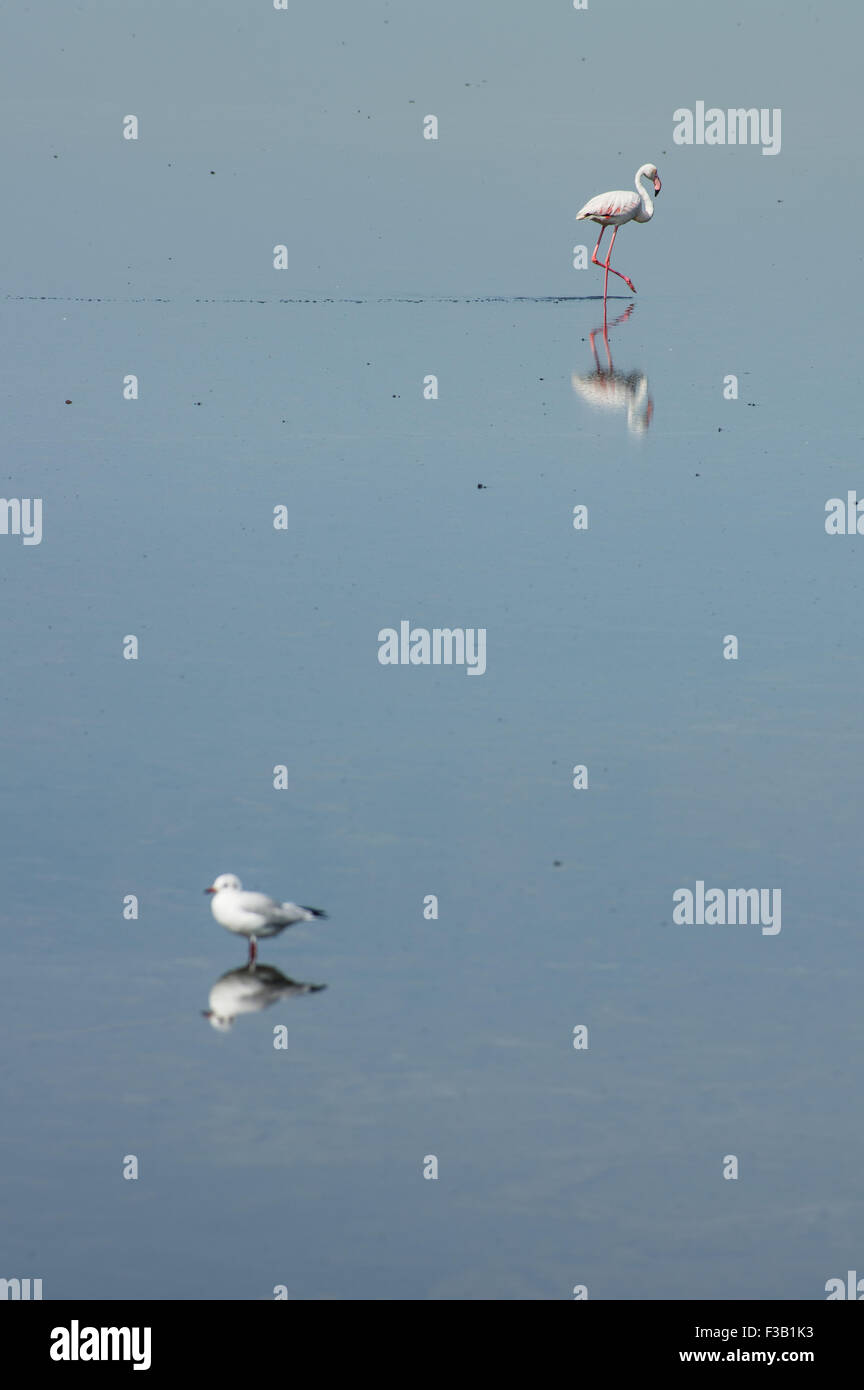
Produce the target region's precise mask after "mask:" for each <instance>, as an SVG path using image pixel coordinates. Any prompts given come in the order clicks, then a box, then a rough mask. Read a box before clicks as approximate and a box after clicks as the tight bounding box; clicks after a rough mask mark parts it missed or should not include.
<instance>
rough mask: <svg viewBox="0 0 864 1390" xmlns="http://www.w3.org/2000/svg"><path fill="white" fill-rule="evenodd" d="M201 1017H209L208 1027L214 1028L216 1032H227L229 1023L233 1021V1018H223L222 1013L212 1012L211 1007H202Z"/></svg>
mask: <svg viewBox="0 0 864 1390" xmlns="http://www.w3.org/2000/svg"><path fill="white" fill-rule="evenodd" d="M201 1017H202V1018H206V1019H209V1021H210V1027H211V1028H215V1029H216V1031H217V1033H227V1032H228V1030H229V1028H230V1027H231V1024H232V1023H233V1022H234V1020H233V1018H225V1017H224V1015H222V1014H214V1012H213V1010H212V1009H202V1010H201Z"/></svg>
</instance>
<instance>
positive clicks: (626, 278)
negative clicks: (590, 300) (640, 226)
mask: <svg viewBox="0 0 864 1390" xmlns="http://www.w3.org/2000/svg"><path fill="white" fill-rule="evenodd" d="M605 230H606V228H605V227H604V228H603V231H605ZM617 235H618V228H617V227H615V228H614V229H613V232H612V240H611V241H610V243H609V250H608V252H607V253H606V259H605V261H596V260H594V257H593V256H592V257H591V259H592V260H594V264H595V265H602V266H603V269H604V270H605V271H606V280H605V282H604V286H603V298H604V299H605V298H606V286H607V285H608V283H609V272H610V270H611V272H612V274H613V275H617V276H618V278H619V279H620V280H623V281H624V283H625V285H629V286H630V289H631V290H632V291H633V293H634V294H635V293H636V286H635V285H634V284H633V281H632V280H631V279H630V277H629V275H624V274H623V273H622V272H621V271H620V270H616V269H615V267H614V266H612V265H610V264H609V262H610V260H611V259H612V247H613V246H614V245H615V238H616V236H617ZM602 239H603V232H601V233H600V237H599V238H598V241H597V246H595V247H594V251H595V254H596V251H597V247H598V246H599V245H600V241H601V240H602Z"/></svg>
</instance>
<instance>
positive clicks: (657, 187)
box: [654, 175, 663, 193]
mask: <svg viewBox="0 0 864 1390" xmlns="http://www.w3.org/2000/svg"><path fill="white" fill-rule="evenodd" d="M662 187H663V185H662V183H661V182H660V176H659V175H658V176H657V177H656V178H655V180H654V192H655V193H659V192H660V189H661V188H662Z"/></svg>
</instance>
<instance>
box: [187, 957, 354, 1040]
mask: <svg viewBox="0 0 864 1390" xmlns="http://www.w3.org/2000/svg"><path fill="white" fill-rule="evenodd" d="M326 988H327V986H326V985H304V984H301V983H300V981H299V980H289V979H288V976H287V975H283V974H282V971H281V970H277V969H276V967H275V965H244V966H243V968H242V970H229V971H228V973H227V975H223V976H222V977H221V978H220V979H218V980H217V981H216V983H215V985H214V986H213V988H212V989H211V991H210V1001H209V1002H210V1007H209V1009H205V1010H203V1011H202V1012H203V1014H204V1017H205V1018H206V1019H209V1020H210V1026H211V1028H216V1029H217V1030H218V1031H219V1032H220V1033H227V1031H228V1029H229V1028H230V1027H231V1024H232V1023H233V1022H234V1020H235V1018H237V1017H238V1015H239V1014H254V1013H258V1012H259V1010H261V1009H267V1008H269V1007H270V1005H271V1004H276V1003H278V1002H279V1001H280V1000H281V999H290V998H292V997H293V996H294V995H298V994H317V993H318V992H319V990H322V989H326Z"/></svg>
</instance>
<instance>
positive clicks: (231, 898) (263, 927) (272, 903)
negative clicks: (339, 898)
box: [204, 874, 327, 962]
mask: <svg viewBox="0 0 864 1390" xmlns="http://www.w3.org/2000/svg"><path fill="white" fill-rule="evenodd" d="M204 892H205V893H212V894H213V899H212V901H211V903H210V908H211V910H212V912H213V916H214V917H215V918H216V921H217V922H218V923H219V925H220V926H222V927H225V928H227V930H228V931H233V932H236V933H237V934H238V935H239V936H245V937H248V939H249V960H250V962H251V961H254V959H255V957H256V956H257V954H258V945H257V938H258V937H259V936H278V934H279V932H280V931H284V929H285V927H293V925H294V923H295V922H312V921H313V920H314V919H315V918H316V917H326V916H327V913H326V912H322V911H321V908H320V907H298V906H297V904H296V903H280V902H277V901H276V899H275V898H268V897H267V895H266V893H246V892H244V891H243V885H242V883H241V882H240V880H239V878H238V877H237V875H236V874H220V875H219V877H218V878H216V879H214V880H213V882H212V883H211V885H210V887H209V888H205V889H204Z"/></svg>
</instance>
